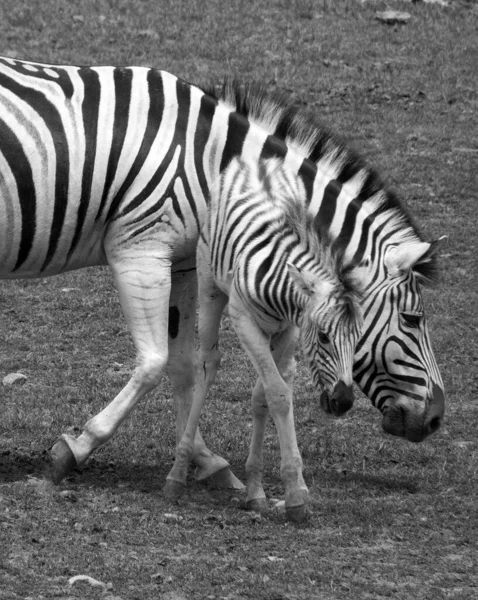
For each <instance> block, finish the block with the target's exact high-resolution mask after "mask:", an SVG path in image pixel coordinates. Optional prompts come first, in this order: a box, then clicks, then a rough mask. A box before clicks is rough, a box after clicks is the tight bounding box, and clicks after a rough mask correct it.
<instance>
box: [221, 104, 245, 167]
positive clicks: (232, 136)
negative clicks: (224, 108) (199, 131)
mask: <svg viewBox="0 0 478 600" xmlns="http://www.w3.org/2000/svg"><path fill="white" fill-rule="evenodd" d="M249 127H250V124H249V121H248V120H247V119H246V117H243V116H242V115H240V114H238V113H235V112H233V113H231V114H230V115H229V119H228V124H227V138H226V143H225V145H224V150H223V153H222V158H221V166H220V171H221V173H222V171H223V170H224V169H225V168H226V167H227V165H228V164H229V163H230V161H231V160H232V159H233V158H234V156H238V155H240V154H241V152H242V147H243V145H244V140H245V139H246V135H247V132H248V131H249Z"/></svg>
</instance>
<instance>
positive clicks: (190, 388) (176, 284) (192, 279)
mask: <svg viewBox="0 0 478 600" xmlns="http://www.w3.org/2000/svg"><path fill="white" fill-rule="evenodd" d="M182 266H183V265H182ZM196 298H197V279H196V270H195V269H192V268H191V267H190V268H182V269H180V270H178V271H177V272H173V275H172V289H171V300H170V309H169V312H170V322H169V363H168V375H169V378H170V380H171V385H172V388H173V397H174V401H175V406H176V444H177V445H179V443H180V442H181V440H182V438H183V434H184V431H185V428H186V424H187V422H188V417H189V412H190V409H191V405H192V399H193V394H194V383H195V320H196ZM226 300H227V299H226ZM223 309H224V303H223V304H222V305H221V306H220V307H219V308H218V310H219V313H220V314H219V323H220V318H221V314H222V311H223ZM201 314H202V313H201V310H200V319H201ZM219 323H218V325H217V328H219ZM202 331H203V326H202V324H201V323H200V324H199V332H200V338H201V332H202ZM216 338H217V331H216ZM214 376H215V371H214V373H213V374H212V379H214ZM203 377H204V373H203V371H202V370H201V369H198V370H197V373H196V381H197V382H198V383H197V385H198V388H197V390H198V393H199V389H200V386H201V385H203V384H204V382H203ZM209 385H210V384H208V385H207V388H206V391H205V392H204V393H205V394H207V389H209ZM180 452H182V450H181V451H180ZM182 454H183V455H182V457H181V458H180V459H179V460H178V457H177V458H176V461H175V466H174V467H173V470H172V471H171V472H170V474H169V476H168V482H167V484H166V488H165V493H166V494H167V495H168V497H169V498H171V499H174V498H177V497H178V496H179V495H180V494H181V493H182V490H183V488H184V485H185V483H186V474H187V468H188V466H189V461H190V460H193V461H194V463H195V464H196V467H197V468H196V473H195V476H196V479H198V480H200V481H203V480H208V481H209V482H211V483H213V484H214V485H217V486H219V487H227V488H235V489H243V488H244V485H243V484H242V483H241V482H240V481H239V479H237V477H235V475H234V474H233V473H232V471H231V469H230V468H229V463H228V462H227V461H226V460H225V459H224V458H222V457H221V456H218V455H217V454H214V453H213V452H211V451H210V450H209V449H208V448H207V447H206V444H205V443H204V440H203V439H202V436H201V434H200V432H199V429H197V430H196V434H195V437H194V445H193V448H192V449H191V448H190V447H189V446H188V448H187V450H185V451H184V452H182ZM174 482H175V483H174Z"/></svg>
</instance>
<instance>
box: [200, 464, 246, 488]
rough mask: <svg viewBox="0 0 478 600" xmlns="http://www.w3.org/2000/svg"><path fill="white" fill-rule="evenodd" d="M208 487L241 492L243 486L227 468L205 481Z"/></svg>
mask: <svg viewBox="0 0 478 600" xmlns="http://www.w3.org/2000/svg"><path fill="white" fill-rule="evenodd" d="M207 484H208V486H210V487H212V488H229V489H234V490H243V489H244V488H245V485H244V484H243V483H242V481H240V480H239V479H238V478H237V477H236V476H235V475H234V473H233V472H232V471H231V469H230V468H229V467H225V468H224V469H221V470H220V471H217V473H214V474H213V475H211V476H210V477H208V479H207Z"/></svg>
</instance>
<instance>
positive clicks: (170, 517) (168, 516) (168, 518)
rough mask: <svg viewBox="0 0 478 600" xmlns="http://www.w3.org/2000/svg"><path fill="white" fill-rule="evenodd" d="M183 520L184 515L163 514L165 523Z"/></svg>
mask: <svg viewBox="0 0 478 600" xmlns="http://www.w3.org/2000/svg"><path fill="white" fill-rule="evenodd" d="M182 520H183V517H182V516H181V515H177V514H175V513H164V515H163V521H164V523H181V521H182Z"/></svg>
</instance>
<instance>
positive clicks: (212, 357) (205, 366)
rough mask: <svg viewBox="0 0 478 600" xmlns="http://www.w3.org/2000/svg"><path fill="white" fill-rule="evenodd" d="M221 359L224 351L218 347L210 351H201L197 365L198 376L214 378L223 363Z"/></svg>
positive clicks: (208, 378) (206, 378) (207, 378)
mask: <svg viewBox="0 0 478 600" xmlns="http://www.w3.org/2000/svg"><path fill="white" fill-rule="evenodd" d="M221 359H222V352H221V351H220V350H219V349H218V348H217V347H214V348H213V349H212V350H210V351H209V352H203V353H201V355H200V357H199V360H198V364H197V367H196V368H197V373H198V376H199V377H201V378H202V379H205V380H210V379H211V378H214V377H215V375H216V373H217V370H218V369H219V366H220V364H221Z"/></svg>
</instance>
